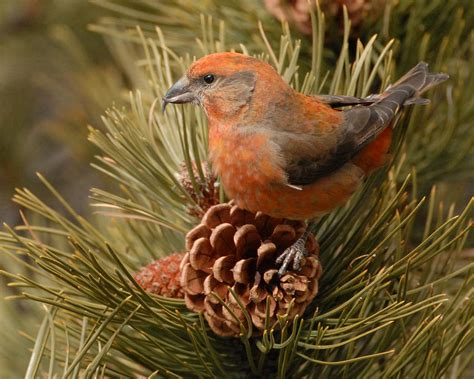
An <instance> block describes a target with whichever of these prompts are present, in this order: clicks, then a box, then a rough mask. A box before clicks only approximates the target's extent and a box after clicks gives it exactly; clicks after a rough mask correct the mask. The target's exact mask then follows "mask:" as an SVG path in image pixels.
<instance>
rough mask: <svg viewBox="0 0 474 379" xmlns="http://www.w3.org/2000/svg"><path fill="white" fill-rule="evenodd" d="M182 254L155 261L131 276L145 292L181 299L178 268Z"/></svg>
mask: <svg viewBox="0 0 474 379" xmlns="http://www.w3.org/2000/svg"><path fill="white" fill-rule="evenodd" d="M184 255H185V254H184V253H174V254H171V255H169V256H167V257H164V258H161V259H157V260H156V261H154V262H152V263H150V264H149V265H148V266H145V267H143V268H142V269H141V270H140V271H139V272H137V273H136V274H134V275H133V277H134V279H135V280H136V281H137V283H138V284H139V285H140V286H141V287H142V288H143V289H144V290H145V291H147V292H150V293H153V294H156V295H161V296H165V297H173V298H183V297H184V293H183V289H182V288H181V282H180V271H179V267H180V264H181V261H182V260H183V257H184Z"/></svg>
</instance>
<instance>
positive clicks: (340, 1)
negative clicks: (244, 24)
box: [265, 0, 386, 35]
mask: <svg viewBox="0 0 474 379" xmlns="http://www.w3.org/2000/svg"><path fill="white" fill-rule="evenodd" d="M385 2H386V0H320V1H319V5H320V7H321V10H322V12H323V13H324V14H325V15H326V16H328V17H330V18H332V19H335V20H336V22H337V23H338V24H339V25H340V26H341V27H343V26H344V16H343V6H344V5H345V6H346V7H347V13H348V15H349V19H350V20H351V24H352V27H354V28H357V27H358V26H360V25H361V24H362V23H363V22H364V20H366V19H370V20H373V19H375V18H376V17H378V15H380V12H381V11H382V10H383V9H384V6H385ZM265 6H266V8H267V10H268V11H269V12H270V13H271V14H272V15H273V16H275V18H276V19H278V20H280V21H288V22H289V23H290V24H292V25H294V26H296V27H297V28H298V30H299V31H300V32H301V33H303V34H306V35H310V34H311V30H312V27H311V16H310V9H312V8H315V7H316V1H312V2H311V3H309V2H308V0H265Z"/></svg>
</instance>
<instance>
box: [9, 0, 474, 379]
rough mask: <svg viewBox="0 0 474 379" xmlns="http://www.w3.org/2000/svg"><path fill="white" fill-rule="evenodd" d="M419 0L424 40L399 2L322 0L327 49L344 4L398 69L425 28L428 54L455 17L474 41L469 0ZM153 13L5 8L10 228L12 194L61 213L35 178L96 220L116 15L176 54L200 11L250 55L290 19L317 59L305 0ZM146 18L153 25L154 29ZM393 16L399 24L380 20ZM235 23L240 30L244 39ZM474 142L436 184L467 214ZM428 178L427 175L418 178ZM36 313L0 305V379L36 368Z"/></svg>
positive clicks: (14, 216) (39, 5)
mask: <svg viewBox="0 0 474 379" xmlns="http://www.w3.org/2000/svg"><path fill="white" fill-rule="evenodd" d="M421 2H422V3H426V4H427V5H428V3H429V4H431V5H430V7H431V8H430V9H431V10H430V11H426V12H425V13H423V14H422V15H420V17H425V19H423V20H424V23H423V22H420V30H419V32H420V34H419V35H418V36H416V35H415V36H413V35H408V36H407V35H406V33H405V28H404V25H405V22H407V20H408V14H409V13H410V8H409V7H408V5H410V6H411V5H412V3H413V2H410V1H400V2H398V1H394V2H393V4H394V6H393V7H392V8H390V7H385V6H384V4H385V3H386V2H385V1H383V0H372V1H368V0H366V1H362V0H357V1H342V0H341V1H340V0H335V1H321V2H320V3H321V5H322V7H323V10H324V11H325V12H326V14H327V18H328V23H329V24H330V25H332V27H333V29H332V30H333V33H332V34H333V37H334V38H333V39H331V40H329V41H328V46H329V47H331V46H333V47H334V50H336V46H337V48H339V45H338V44H339V43H340V38H341V36H342V34H343V30H342V27H341V25H342V10H341V9H342V4H345V5H346V6H347V7H348V11H349V16H350V17H351V21H352V26H353V31H354V37H353V38H354V39H355V38H357V37H361V39H362V40H363V39H364V36H368V35H370V34H371V33H374V31H375V30H377V31H380V32H381V33H382V34H385V38H386V39H388V38H389V37H395V38H398V39H399V40H404V41H405V44H403V43H402V44H400V46H401V47H398V48H397V49H396V51H397V53H398V54H399V60H400V62H401V64H400V68H399V69H400V70H401V71H402V70H405V69H406V68H407V67H409V66H410V65H412V64H413V63H416V61H417V60H418V57H419V52H418V51H414V52H412V53H410V49H411V48H412V47H413V46H418V45H419V44H420V43H421V42H420V38H421V37H420V36H421V35H422V33H423V32H424V31H425V29H429V27H433V28H436V29H435V30H436V31H437V32H438V35H436V33H434V34H433V36H431V40H430V43H428V44H427V45H426V46H427V49H428V50H427V51H428V55H429V53H430V51H431V50H433V49H435V48H436V46H441V44H440V43H438V42H439V41H440V40H441V38H442V33H443V30H444V29H443V28H446V25H448V27H450V26H451V24H453V23H454V22H453V18H454V17H455V16H454V14H455V12H454V10H456V9H458V8H459V9H463V17H464V19H465V20H467V23H468V24H467V25H465V28H464V29H463V31H462V32H461V34H460V36H459V38H460V39H461V40H462V39H463V38H462V37H461V36H464V39H465V40H467V41H469V35H471V36H472V28H473V25H472V20H473V19H474V17H472V14H473V12H474V11H473V8H474V6H473V5H472V3H471V2H470V1H469V0H466V1H462V0H460V1H446V2H440V1H433V2H429V1H428V2H426V1H421ZM95 3H99V5H101V6H97V4H95ZM153 3H154V2H153V1H145V0H137V1H105V0H104V1H93V2H89V1H87V0H1V1H0V219H1V220H2V221H3V222H6V223H8V224H10V225H15V224H17V223H19V222H20V221H21V216H20V213H19V212H18V208H17V206H15V204H13V203H12V201H11V197H12V195H13V193H14V189H15V188H16V187H27V188H29V189H30V190H32V192H34V193H36V194H38V195H40V196H41V197H42V199H43V200H45V202H47V203H53V204H54V200H53V199H49V197H50V195H49V194H48V193H46V192H45V191H44V187H43V186H40V185H39V180H38V179H37V176H36V172H41V173H42V174H44V176H46V177H47V178H48V180H49V181H50V182H51V183H52V184H53V185H54V186H55V188H56V189H58V191H59V192H60V193H61V194H62V195H63V196H64V197H65V199H66V200H67V201H69V202H70V203H71V204H72V205H73V207H74V208H75V209H76V210H78V211H79V212H80V213H82V214H87V213H89V212H90V209H89V208H88V206H87V199H88V195H89V192H88V191H89V188H91V187H101V188H104V187H107V185H108V184H107V183H106V182H105V177H104V176H101V175H99V174H98V173H97V172H96V171H95V170H93V169H92V168H91V167H90V162H91V161H92V160H93V156H94V154H95V153H96V151H95V150H94V147H93V145H92V144H90V143H88V142H87V134H88V131H87V126H88V125H93V126H94V127H100V126H101V121H100V116H101V115H102V114H103V112H104V110H105V109H106V108H107V107H108V106H110V105H112V104H116V105H120V103H121V102H122V100H123V99H124V96H126V94H127V91H128V88H129V87H132V86H131V85H130V83H131V80H130V77H129V72H127V69H126V67H124V65H123V64H122V62H121V59H120V57H117V56H114V55H113V54H111V52H110V51H111V50H110V49H109V47H110V46H108V45H107V42H106V40H104V38H103V37H102V36H101V35H100V34H98V33H96V32H94V31H91V30H90V28H89V27H88V26H89V25H90V24H96V25H97V22H98V20H102V22H107V18H108V17H117V18H118V20H120V19H121V17H122V14H121V8H120V7H121V6H128V7H131V8H132V9H133V8H134V7H136V8H137V9H140V10H142V11H143V13H138V14H136V15H135V16H136V19H137V20H139V22H140V23H142V25H144V30H145V31H146V30H147V25H148V26H150V25H151V26H153V24H159V25H160V26H161V27H162V28H163V29H164V31H165V34H166V36H167V38H169V44H170V45H171V46H173V48H175V49H176V50H177V51H180V52H183V51H185V52H186V51H187V49H190V48H189V38H190V37H191V36H193V35H195V34H196V33H199V31H200V28H201V24H200V22H199V21H196V20H199V15H200V12H203V11H204V12H206V13H209V14H212V15H213V16H215V17H217V18H224V19H226V22H228V23H230V27H229V28H228V29H229V30H230V32H231V33H232V32H234V34H231V35H230V39H231V43H232V42H235V44H236V45H237V44H238V42H239V41H241V40H245V43H246V44H247V45H251V43H252V41H255V40H256V39H255V38H253V36H255V35H256V34H258V33H259V31H258V26H257V20H258V19H260V20H262V22H263V24H264V26H265V30H266V31H267V33H268V35H270V36H272V38H274V40H278V39H279V35H280V33H281V21H283V20H286V21H289V22H290V26H291V27H292V30H294V34H295V35H297V36H299V37H300V38H302V39H303V41H306V42H304V43H306V45H304V46H306V47H303V50H304V49H305V48H306V49H307V51H309V49H310V47H309V46H310V41H309V39H308V38H309V37H308V34H310V31H311V27H310V25H311V21H310V19H309V16H308V13H307V2H306V1H278V0H265V1H263V0H262V1H241V2H238V1H221V2H219V1H208V2H195V1H176V2H175V4H176V8H177V9H176V10H175V11H176V12H175V13H173V12H172V8H173V1H163V2H161V3H163V8H160V6H158V5H156V4H153ZM198 3H199V4H198ZM201 3H202V4H201ZM239 3H241V4H239ZM282 3H284V5H285V6H284V7H282V6H281V4H282ZM407 4H408V5H407ZM221 5H222V6H221ZM405 5H407V6H405ZM305 7H306V8H305ZM443 7H444V8H443ZM387 9H388V11H387ZM393 9H395V10H394V12H393V13H392V14H390V12H391V11H392V10H393ZM427 9H428V7H427ZM178 10H180V12H182V13H179V12H178ZM387 12H388V13H387ZM430 12H431V13H430ZM148 14H150V15H153V16H150V18H149V19H148V20H147V17H145V16H146V15H148ZM390 16H393V21H392V22H391V23H390V24H388V23H386V22H384V20H386V18H387V17H390ZM435 16H436V17H435ZM153 17H155V18H153ZM449 17H451V18H449ZM420 20H422V19H421V18H420ZM127 22H129V21H127ZM125 24H126V22H125V21H124V25H125ZM235 25H240V29H238V28H236V27H235ZM232 26H234V27H232ZM98 29H100V28H97V27H96V28H94V30H98ZM149 29H151V27H150V28H149ZM151 30H152V29H151ZM237 31H238V32H237ZM410 44H412V45H410ZM413 44H414V45H413ZM461 50H462V51H461ZM471 51H472V47H470V48H469V47H465V46H464V45H462V46H461V45H459V51H458V52H459V54H458V56H457V57H456V62H458V66H456V67H457V68H459V71H458V72H457V74H458V75H459V78H460V80H464V81H465V82H466V86H467V84H469V83H472V78H473V75H472V65H469V64H468V63H467V62H468V61H469V59H470V57H471V55H470V54H471ZM189 53H190V54H191V55H192V54H194V53H195V52H194V51H189ZM425 53H426V52H425ZM303 54H304V52H303ZM325 54H326V55H327V57H325V58H327V60H326V61H327V62H328V64H329V65H330V64H331V57H335V56H336V55H335V54H334V53H333V52H332V51H331V49H329V50H328V51H327V52H326V53H325ZM459 62H461V63H462V64H461V63H459ZM471 62H472V61H471ZM453 64H454V63H453ZM397 69H398V67H397ZM466 88H469V87H468V86H467V87H466ZM470 90H471V91H472V87H471V88H470ZM466 95H467V94H466ZM471 98H472V96H471ZM456 99H457V98H456V97H455V100H456ZM462 106H463V107H464V108H462ZM456 109H457V112H458V113H460V116H459V117H460V119H461V121H462V120H465V121H464V123H461V121H460V125H461V124H462V125H461V126H460V128H468V127H470V128H472V127H473V125H472V116H473V112H474V110H473V106H472V99H469V102H468V100H467V99H466V103H465V104H464V103H459V107H458V108H456ZM463 112H464V113H463ZM469 120H470V121H469ZM473 136H474V133H472V132H471V133H470V134H468V135H467V136H465V139H466V140H467V143H468V147H469V148H470V149H471V150H470V151H471V153H470V154H465V155H463V156H462V162H460V163H459V162H458V163H456V165H455V169H453V170H451V171H452V172H453V173H454V174H455V175H453V176H452V177H449V178H448V179H449V184H446V183H444V184H443V181H440V178H439V177H437V176H436V175H434V176H433V177H432V178H430V180H428V182H429V183H430V184H431V183H433V182H437V183H438V184H440V189H439V194H440V195H439V196H444V198H445V199H446V203H450V202H451V201H453V200H456V201H457V202H459V203H460V204H462V205H464V204H465V203H466V201H467V199H469V198H470V197H471V196H472V194H473V193H474V192H473V190H472V188H473V187H472V180H473V174H472V171H471V170H472V168H473V165H472V163H473V154H472V146H473V144H474V140H473V138H472V137H473ZM445 164H446V162H444V161H443V157H442V156H441V157H439V163H438V165H439V166H442V165H445ZM453 165H454V163H453ZM430 167H431V168H432V167H433V166H430ZM420 172H421V174H423V171H422V170H421V171H420ZM431 172H432V171H431ZM425 174H426V173H425ZM453 189H454V190H453ZM11 265H12V263H11V261H9V263H7V262H3V261H2V260H0V267H1V268H2V269H4V270H8V271H20V272H21V270H22V266H21V265H18V267H13V266H11ZM0 280H2V281H3V280H4V279H3V278H0ZM14 294H15V292H14V291H13V290H8V291H7V289H5V286H3V285H2V286H1V287H0V295H1V296H2V298H3V297H4V296H10V295H14ZM36 312H37V308H36V305H32V304H28V305H26V304H24V305H22V304H20V303H17V302H15V303H13V302H11V301H6V300H3V299H1V300H0V329H1V331H0V338H1V339H2V342H1V343H0V372H3V373H8V374H6V375H7V376H2V374H0V378H2V377H5V378H8V377H15V376H14V375H18V377H20V376H22V373H24V371H25V368H26V366H27V362H28V358H29V351H28V346H31V343H32V342H31V337H28V335H29V336H31V335H33V336H34V335H35V331H36V330H37V325H38V324H37V319H36ZM19 315H20V317H19ZM18 331H19V332H18ZM11 357H15V359H11ZM12 375H13V376H12Z"/></svg>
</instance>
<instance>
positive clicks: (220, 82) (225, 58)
mask: <svg viewBox="0 0 474 379" xmlns="http://www.w3.org/2000/svg"><path fill="white" fill-rule="evenodd" d="M280 87H281V88H282V89H285V88H287V87H288V86H286V84H285V83H284V82H283V80H282V78H281V77H280V76H279V75H278V73H277V72H276V71H275V70H274V69H273V68H272V67H271V66H270V65H269V64H268V63H265V62H263V61H260V60H258V59H256V58H252V57H249V56H246V55H243V54H238V53H216V54H210V55H207V56H205V57H203V58H201V59H199V60H198V61H196V62H194V63H193V64H192V65H191V66H190V67H189V69H188V70H187V72H186V74H185V75H184V76H183V77H182V78H181V79H179V80H178V81H177V82H176V83H175V84H173V86H172V87H171V88H170V89H169V90H168V92H167V93H166V95H165V97H164V98H163V109H164V108H165V107H166V105H167V104H168V103H174V104H183V103H194V104H198V105H200V106H201V107H202V108H203V109H204V111H205V112H206V114H207V115H208V117H209V118H210V119H211V120H216V121H223V120H232V119H235V118H236V117H241V116H243V115H244V114H247V113H249V112H252V113H258V112H261V111H262V109H263V108H264V105H265V103H266V102H267V101H268V99H269V98H270V94H272V93H274V91H278V89H279V88H280ZM268 91H270V92H268ZM255 97H258V99H259V100H258V102H257V104H255V102H254V101H253V99H254V98H255Z"/></svg>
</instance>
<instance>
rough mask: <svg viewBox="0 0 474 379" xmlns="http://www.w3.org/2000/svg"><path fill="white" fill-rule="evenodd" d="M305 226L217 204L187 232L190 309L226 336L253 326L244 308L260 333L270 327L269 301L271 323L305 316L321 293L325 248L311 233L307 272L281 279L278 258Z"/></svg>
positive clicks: (185, 277)
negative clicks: (283, 317)
mask: <svg viewBox="0 0 474 379" xmlns="http://www.w3.org/2000/svg"><path fill="white" fill-rule="evenodd" d="M305 227H306V226H305V224H304V223H303V222H300V221H289V220H283V219H276V218H272V217H270V216H267V215H264V214H262V213H257V214H254V213H251V212H248V211H245V210H243V209H240V208H238V207H237V206H236V205H232V204H219V205H215V206H213V207H211V208H210V209H209V210H208V211H207V212H206V214H205V215H204V217H203V219H202V221H201V224H199V225H198V226H196V227H195V228H194V229H192V230H191V231H190V232H189V233H188V234H187V236H186V248H187V251H188V252H187V253H186V255H185V257H184V258H183V261H182V262H181V286H182V287H183V290H184V293H185V295H184V299H185V302H186V305H187V307H188V308H189V309H190V310H193V311H195V312H200V311H203V312H204V316H205V318H206V319H207V321H208V323H209V326H210V327H211V329H212V330H213V331H214V332H215V333H216V334H218V335H221V336H238V335H239V334H240V332H241V331H240V323H243V324H244V325H245V326H246V327H247V328H248V327H249V325H247V321H246V318H245V315H244V312H243V311H242V308H241V306H242V307H244V308H245V310H246V311H247V312H248V314H250V317H251V321H252V324H253V327H254V328H253V330H254V334H260V333H261V331H262V330H263V329H265V318H266V309H267V301H268V303H269V307H268V308H269V318H268V323H269V324H268V326H269V327H275V328H277V327H278V326H277V325H276V322H277V317H278V316H279V315H285V314H287V313H288V316H289V319H290V320H291V319H294V317H295V316H296V315H297V314H298V315H301V314H302V313H303V312H304V310H305V308H306V306H307V305H308V304H309V303H310V302H311V301H312V300H313V299H314V297H315V296H316V294H317V292H318V279H319V277H320V275H321V272H322V269H321V264H320V262H319V259H318V252H319V246H318V244H317V242H316V240H315V239H314V237H313V236H312V235H311V236H310V237H309V238H308V242H307V244H306V248H307V250H308V253H309V254H308V257H306V259H305V260H304V261H303V262H302V268H301V270H300V271H298V272H292V271H290V272H288V273H286V274H285V275H283V276H282V277H281V278H280V277H279V276H278V275H277V271H278V266H277V264H276V262H275V260H276V258H277V257H278V256H279V255H280V254H281V253H282V252H283V251H284V250H285V249H286V248H287V247H289V246H291V245H292V244H293V243H294V242H295V241H296V240H297V239H298V237H299V236H301V235H302V234H303V232H304V230H305ZM229 287H230V288H231V290H232V292H234V294H235V296H236V298H235V297H234V295H232V293H231V291H229ZM215 295H217V296H218V297H216V296H215ZM219 298H220V299H221V300H222V302H223V303H224V304H225V306H223V304H222V303H221V302H220V301H219ZM267 298H268V300H267ZM239 303H240V305H239Z"/></svg>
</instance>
